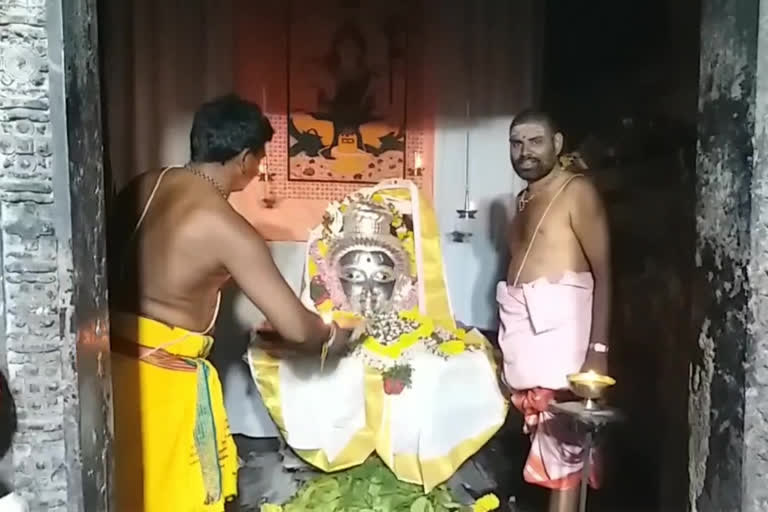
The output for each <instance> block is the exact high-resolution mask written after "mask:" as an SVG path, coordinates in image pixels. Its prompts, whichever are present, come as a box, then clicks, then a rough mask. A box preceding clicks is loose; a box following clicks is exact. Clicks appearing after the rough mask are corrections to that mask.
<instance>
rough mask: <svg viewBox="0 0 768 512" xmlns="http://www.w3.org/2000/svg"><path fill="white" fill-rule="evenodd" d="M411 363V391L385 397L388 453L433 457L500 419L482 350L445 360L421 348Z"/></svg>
mask: <svg viewBox="0 0 768 512" xmlns="http://www.w3.org/2000/svg"><path fill="white" fill-rule="evenodd" d="M412 364H413V367H414V372H413V377H412V389H407V390H405V391H404V392H403V393H402V394H401V395H395V396H390V397H388V398H389V400H390V405H391V407H389V410H390V421H389V426H390V432H391V439H392V452H393V455H397V454H418V456H419V459H420V460H422V461H425V460H431V459H435V458H437V457H441V456H444V455H446V454H448V453H449V452H450V451H451V450H453V449H454V448H456V447H457V446H459V445H460V444H461V443H463V442H464V441H467V440H469V439H472V438H475V437H477V436H480V435H481V434H483V433H486V432H487V431H489V430H490V429H492V428H494V427H498V426H499V425H501V424H502V423H503V422H504V417H505V415H506V406H505V402H504V398H503V397H502V395H501V392H500V390H499V386H498V384H497V381H496V376H495V374H494V372H493V368H492V367H491V365H490V363H489V361H488V358H487V356H486V355H485V353H484V352H480V351H475V352H464V353H463V354H459V355H456V356H452V357H450V358H449V359H448V360H444V359H442V358H440V357H438V356H435V355H433V354H430V353H427V352H424V353H420V354H418V355H416V356H415V357H414V359H413V362H412Z"/></svg>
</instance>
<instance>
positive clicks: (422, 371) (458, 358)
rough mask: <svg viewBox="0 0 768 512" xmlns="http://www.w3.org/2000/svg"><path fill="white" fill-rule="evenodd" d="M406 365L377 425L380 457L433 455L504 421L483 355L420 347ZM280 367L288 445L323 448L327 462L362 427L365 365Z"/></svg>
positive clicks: (314, 361)
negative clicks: (381, 434)
mask: <svg viewBox="0 0 768 512" xmlns="http://www.w3.org/2000/svg"><path fill="white" fill-rule="evenodd" d="M410 364H411V365H412V367H413V374H412V377H411V386H410V387H409V388H406V389H404V390H403V392H402V393H401V394H400V395H384V399H385V407H384V411H383V412H384V416H383V418H382V424H381V425H380V427H381V428H384V429H389V439H390V440H391V449H392V453H391V454H382V455H383V456H384V457H385V458H387V456H388V455H397V454H411V455H417V456H418V457H419V459H420V460H431V459H435V458H438V457H441V456H444V455H447V454H448V453H449V452H450V451H451V450H453V449H454V448H456V447H457V446H459V445H460V444H461V443H463V442H464V441H467V440H470V439H473V438H475V437H477V436H480V435H481V434H484V433H486V432H488V431H489V430H491V429H492V428H494V427H498V426H500V425H501V424H502V423H503V422H504V417H505V415H506V406H505V402H504V398H503V397H502V395H501V392H500V390H499V387H498V383H497V380H496V376H495V373H494V371H493V368H492V366H491V364H490V362H489V360H488V357H487V355H486V354H485V352H483V351H467V352H464V353H462V354H459V355H455V356H451V357H449V358H448V359H443V358H441V357H438V356H436V355H434V354H431V353H429V352H426V351H418V352H415V353H413V356H412V359H410ZM251 367H252V368H254V367H253V365H251ZM279 368H280V369H279V385H280V407H281V411H282V416H283V423H284V425H285V430H286V433H285V435H286V441H287V443H288V444H289V445H290V446H291V447H293V448H294V449H298V450H322V451H323V452H324V453H325V455H326V457H327V458H328V459H329V461H333V460H334V459H335V458H336V457H337V456H338V455H339V453H341V451H342V450H343V449H344V448H345V447H346V446H347V445H348V444H349V442H350V441H351V439H352V438H353V437H354V435H355V434H356V433H358V432H359V431H360V430H361V429H362V428H363V427H364V426H365V424H366V412H365V369H364V363H363V362H362V361H361V360H360V359H358V358H356V357H346V358H343V359H341V360H340V361H339V362H338V365H337V366H335V367H326V368H325V371H324V372H323V373H322V374H321V373H320V372H319V364H318V361H317V359H314V358H313V359H309V360H301V361H288V360H283V361H281V362H280V367H279ZM254 377H255V375H254ZM374 428H375V427H374Z"/></svg>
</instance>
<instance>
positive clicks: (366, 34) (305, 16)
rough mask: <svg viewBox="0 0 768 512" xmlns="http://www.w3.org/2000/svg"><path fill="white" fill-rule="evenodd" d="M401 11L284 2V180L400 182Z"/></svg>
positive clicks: (359, 4)
mask: <svg viewBox="0 0 768 512" xmlns="http://www.w3.org/2000/svg"><path fill="white" fill-rule="evenodd" d="M406 5H407V4H406V3H404V2H398V1H391V2H381V1H349V0H315V1H312V2H310V1H307V0H292V1H291V9H290V16H289V35H288V135H289V144H288V151H289V168H288V179H289V180H291V181H324V182H336V183H338V182H342V183H348V182H352V183H378V182H379V181H382V180H385V179H390V178H401V177H404V173H405V133H406V129H405V127H406V95H407V84H406V75H407V73H406V50H407V30H406V26H407V13H406V11H405V6H406Z"/></svg>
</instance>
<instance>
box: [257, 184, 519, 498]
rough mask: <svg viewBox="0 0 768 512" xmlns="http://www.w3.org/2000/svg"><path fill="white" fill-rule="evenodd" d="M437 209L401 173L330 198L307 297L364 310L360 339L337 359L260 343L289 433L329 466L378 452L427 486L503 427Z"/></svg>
mask: <svg viewBox="0 0 768 512" xmlns="http://www.w3.org/2000/svg"><path fill="white" fill-rule="evenodd" d="M439 237H440V234H439V231H438V230H437V223H436V221H435V218H434V213H433V211H432V209H431V207H430V206H429V204H428V203H427V202H426V201H424V200H423V198H422V197H421V196H420V194H419V192H418V189H417V188H416V187H415V185H414V184H412V183H410V182H403V181H398V180H392V181H389V182H384V183H382V184H380V185H378V186H376V187H372V188H369V189H363V190H361V191H359V192H358V193H356V194H354V195H352V196H350V197H347V198H346V199H345V200H344V201H343V202H341V203H335V204H332V205H331V206H330V207H329V208H328V210H327V212H326V216H325V218H324V221H323V223H322V225H321V226H318V227H317V228H316V229H315V230H313V231H312V233H311V235H310V238H309V240H308V250H307V263H306V268H305V278H304V283H305V285H304V287H303V290H302V301H303V302H304V303H305V304H306V305H307V307H310V308H311V309H313V310H315V311H318V312H319V313H321V314H323V315H329V316H333V317H335V318H337V319H340V318H341V317H344V316H348V315H352V316H356V317H362V318H364V319H365V322H366V332H365V335H364V336H363V338H362V340H361V341H360V342H359V343H358V344H356V345H355V346H354V347H353V348H352V349H351V350H350V352H349V353H348V354H347V355H346V356H345V357H342V358H341V359H340V360H339V361H338V362H337V363H336V365H335V366H334V367H328V366H326V367H325V368H323V369H322V370H321V368H320V365H319V361H317V360H316V359H313V360H277V359H273V358H271V357H270V356H269V355H267V354H265V353H264V352H262V351H260V350H258V349H257V348H255V347H254V348H252V349H251V350H250V351H249V360H250V363H251V368H252V373H253V376H254V379H255V381H256V384H257V386H258V388H259V391H260V392H261V394H262V398H263V399H264V403H265V405H266V406H267V409H268V410H269V412H270V414H271V416H272V418H273V420H274V421H275V423H276V424H277V425H278V427H279V428H280V430H281V432H282V434H283V436H284V438H285V441H286V443H287V444H288V445H289V446H291V447H292V448H293V449H294V450H295V451H296V452H297V453H298V455H299V456H300V457H302V458H303V459H304V460H305V461H307V462H308V463H310V464H311V465H313V466H315V467H316V468H319V469H320V470H323V471H336V470H340V469H345V468H348V467H352V466H356V465H359V464H362V463H363V462H364V461H365V460H366V459H367V458H368V456H369V455H371V454H372V453H373V452H376V453H377V454H378V455H379V457H380V458H381V459H382V460H383V461H384V463H385V464H386V465H387V466H389V468H390V469H391V470H392V471H393V473H394V474H395V475H396V476H397V477H398V478H399V479H400V480H403V481H406V482H411V483H417V484H421V485H423V486H424V489H425V491H429V490H430V489H432V488H434V487H435V486H436V485H438V484H440V483H442V482H444V481H446V480H447V479H448V478H450V477H451V476H452V475H453V473H454V472H455V471H456V470H457V469H458V468H459V466H460V465H461V464H462V463H463V462H464V461H465V460H466V459H467V458H468V457H470V456H471V455H472V454H474V453H475V452H476V451H477V450H479V449H480V448H481V447H482V445H483V444H484V443H485V442H486V441H487V440H488V439H489V438H490V437H491V436H492V435H493V434H494V433H495V432H496V431H497V430H498V429H499V428H500V426H501V425H502V423H503V422H504V417H505V415H506V408H507V404H506V401H505V399H504V398H503V396H502V394H501V392H500V390H499V387H498V384H497V379H496V371H495V367H494V363H493V358H492V356H491V349H490V345H489V344H488V342H487V340H486V339H485V338H483V337H482V335H481V334H480V333H479V332H477V331H470V332H465V331H464V330H461V329H458V328H457V327H456V324H455V321H454V319H453V316H452V313H451V307H450V301H449V299H448V295H447V291H446V286H445V281H444V276H443V267H442V257H441V254H440V244H439Z"/></svg>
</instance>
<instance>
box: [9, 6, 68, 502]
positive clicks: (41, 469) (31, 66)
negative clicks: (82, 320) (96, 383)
mask: <svg viewBox="0 0 768 512" xmlns="http://www.w3.org/2000/svg"><path fill="white" fill-rule="evenodd" d="M45 7H46V6H45V1H44V0H37V1H35V0H25V1H12V0H3V1H0V59H1V60H0V225H1V228H2V232H1V234H0V240H1V241H2V277H3V281H2V285H3V286H2V292H3V293H2V296H3V306H4V307H3V320H4V322H3V324H4V329H3V331H2V332H0V335H2V336H3V340H4V344H5V348H6V354H7V359H6V363H7V371H8V375H9V379H10V383H11V389H12V391H13V393H14V394H15V397H16V401H17V408H18V417H19V434H18V436H17V438H16V441H15V443H14V447H13V457H12V459H13V464H14V469H15V476H14V480H13V482H12V485H13V486H14V487H15V488H16V490H17V491H19V492H20V493H21V494H22V495H23V496H24V497H25V498H27V499H28V500H30V503H31V505H32V508H33V510H52V511H53V510H67V502H68V470H67V462H68V461H67V443H66V439H67V438H68V437H70V436H71V435H72V434H73V433H72V432H66V429H65V421H64V415H65V410H66V409H67V408H68V406H67V404H69V403H70V402H71V401H72V400H75V397H76V395H77V392H76V388H75V385H76V383H75V382H73V381H72V380H70V379H67V378H66V374H65V371H64V366H65V365H66V364H67V363H68V362H69V361H71V360H72V358H73V357H74V351H73V348H74V347H73V346H72V344H68V343H67V340H66V338H64V337H63V336H62V332H63V329H64V327H65V326H64V325H63V324H62V319H61V316H60V313H61V307H62V305H64V304H65V303H66V302H68V301H69V296H68V294H69V291H68V290H66V289H63V288H62V283H61V281H60V279H59V273H58V271H59V266H58V255H59V249H60V248H61V247H60V244H59V239H58V238H57V233H56V230H55V228H54V218H55V216H56V205H55V204H54V198H53V173H52V169H53V156H52V153H51V149H50V148H51V146H52V143H53V142H52V125H51V108H50V95H49V88H50V82H49V72H48V71H49V69H48V63H49V59H48V38H47V30H46V18H45V14H46V11H45ZM65 249H66V247H65ZM71 469H73V470H75V471H77V469H78V466H77V465H76V464H74V465H73V467H72V468H71Z"/></svg>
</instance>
